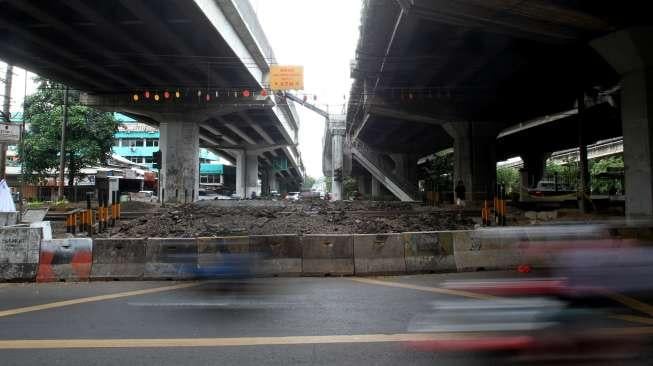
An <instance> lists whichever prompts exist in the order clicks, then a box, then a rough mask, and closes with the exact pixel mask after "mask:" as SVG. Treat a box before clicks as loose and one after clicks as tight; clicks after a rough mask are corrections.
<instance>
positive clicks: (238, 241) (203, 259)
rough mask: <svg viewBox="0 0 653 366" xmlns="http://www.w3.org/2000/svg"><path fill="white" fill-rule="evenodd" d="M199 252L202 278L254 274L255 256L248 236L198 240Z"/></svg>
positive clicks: (199, 271)
mask: <svg viewBox="0 0 653 366" xmlns="http://www.w3.org/2000/svg"><path fill="white" fill-rule="evenodd" d="M197 251H198V257H197V276H198V277H200V278H214V277H217V278H219V277H247V276H250V275H251V274H252V272H253V267H254V259H255V256H254V255H253V254H252V253H250V249H249V237H247V236H232V237H207V238H197Z"/></svg>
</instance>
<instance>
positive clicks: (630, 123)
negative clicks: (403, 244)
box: [344, 0, 653, 216]
mask: <svg viewBox="0 0 653 366" xmlns="http://www.w3.org/2000/svg"><path fill="white" fill-rule="evenodd" d="M643 6H644V5H642V4H638V3H627V4H616V5H615V4H611V5H607V4H602V3H597V2H585V3H573V4H562V3H560V2H553V1H538V2H536V3H533V2H524V3H519V4H512V3H511V4H507V3H505V2H502V1H484V2H483V3H482V4H481V3H478V2H475V1H460V2H456V3H455V4H454V3H446V2H434V1H427V0H415V1H395V0H379V1H365V2H364V6H363V11H362V16H361V19H362V26H361V28H360V29H361V38H360V41H359V44H358V48H357V50H356V57H355V60H354V62H353V63H352V68H351V75H352V77H353V78H354V79H355V81H354V83H353V85H352V89H351V95H350V100H349V108H348V111H347V120H346V130H347V133H346V138H345V141H346V144H345V147H344V150H345V152H344V157H345V159H347V158H349V159H350V161H351V164H349V163H348V162H347V161H345V163H344V166H345V167H348V166H351V170H350V171H347V173H348V174H351V175H353V176H356V177H358V180H359V183H360V182H363V183H362V184H359V185H360V187H361V190H363V191H366V192H364V193H370V191H371V193H372V194H373V195H375V194H376V193H377V192H378V191H379V186H381V188H380V190H381V191H389V193H393V194H394V195H395V196H397V197H398V198H401V199H405V198H403V197H402V196H401V195H400V194H397V192H396V189H394V188H393V187H392V185H393V183H394V185H395V186H402V185H405V184H403V183H402V184H399V183H400V180H401V178H403V180H404V181H407V182H408V183H409V185H410V187H408V188H406V189H405V192H406V193H409V192H410V190H411V189H412V190H415V191H416V189H417V181H418V179H420V178H424V177H423V176H422V173H421V171H419V170H418V169H417V163H416V162H417V161H418V160H419V159H420V158H421V157H423V156H425V155H427V154H432V153H435V152H437V151H441V150H444V149H447V148H452V147H453V150H454V156H455V158H454V177H453V181H454V184H455V182H457V181H458V180H462V181H463V182H464V184H465V186H466V188H467V192H468V198H471V199H473V200H482V199H489V198H491V197H492V196H493V193H494V187H495V180H496V176H495V163H496V161H497V157H500V158H507V157H512V156H521V157H522V160H524V162H525V168H526V169H529V170H530V171H531V173H530V174H532V175H537V174H538V173H537V172H538V170H539V169H541V164H538V161H540V160H541V158H542V157H543V156H546V154H549V153H551V152H553V151H557V150H563V149H569V148H574V147H578V146H582V147H584V146H586V145H588V144H592V143H594V142H596V141H598V140H601V139H607V138H614V137H618V136H621V130H622V128H621V127H622V125H623V135H624V155H625V160H626V167H627V168H626V182H627V183H626V191H627V192H629V193H630V194H629V197H630V198H628V201H627V212H628V214H629V215H631V216H632V215H650V214H652V213H653V188H651V183H650V182H651V179H650V174H651V166H652V160H651V159H652V158H651V157H650V156H649V155H650V154H649V153H646V151H649V150H650V149H648V146H649V144H650V143H649V140H650V139H649V132H647V131H649V129H650V128H649V127H648V126H649V121H650V113H647V112H646V111H647V110H648V108H646V107H647V106H648V104H650V100H648V99H646V98H644V96H645V95H648V93H647V91H648V90H649V89H648V85H649V84H648V82H649V80H650V77H649V75H648V74H647V73H646V71H645V70H647V69H649V68H650V60H651V55H650V52H651V51H650V50H649V49H646V47H644V45H645V44H650V39H651V38H650V37H651V34H652V33H653V31H652V30H651V28H646V27H638V28H633V27H634V26H637V25H641V24H650V20H648V19H645V18H643V16H642V12H644V7H643ZM618 29H622V31H619V32H616V30H618ZM647 42H648V43H647ZM579 101H580V103H579ZM569 111H571V112H569ZM565 112H567V113H565ZM552 116H553V117H555V118H551V117H552ZM525 125H529V127H528V128H524V126H525ZM531 127H532V128H531ZM642 131H644V133H641V132H642ZM502 132H510V133H507V134H502ZM633 134H636V135H637V136H633ZM357 141H359V142H362V143H363V144H365V146H367V147H368V151H371V152H372V154H368V155H373V156H371V157H372V158H376V160H377V163H373V160H374V159H369V157H368V159H365V158H366V156H364V155H363V153H362V152H361V151H360V149H358V148H357V147H356V142H357ZM365 160H368V161H369V163H367V162H365ZM529 166H530V168H529ZM381 176H382V177H383V178H384V179H380V178H381ZM384 187H385V188H384ZM470 192H471V197H469V194H470ZM409 196H410V194H409ZM413 198H418V197H413Z"/></svg>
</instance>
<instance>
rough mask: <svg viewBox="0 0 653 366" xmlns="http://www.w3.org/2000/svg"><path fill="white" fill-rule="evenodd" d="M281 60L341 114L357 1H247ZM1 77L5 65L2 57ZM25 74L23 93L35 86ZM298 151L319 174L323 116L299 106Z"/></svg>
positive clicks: (18, 83) (18, 100)
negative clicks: (297, 67) (301, 71)
mask: <svg viewBox="0 0 653 366" xmlns="http://www.w3.org/2000/svg"><path fill="white" fill-rule="evenodd" d="M250 2H251V4H252V6H253V7H254V10H255V11H256V13H257V16H258V18H259V21H260V23H261V26H262V27H263V30H264V32H265V34H266V36H267V37H268V40H269V42H270V45H271V47H272V49H273V51H274V54H275V56H276V58H277V62H278V63H279V64H287V65H302V66H304V91H303V92H297V94H299V95H303V94H308V95H310V97H309V100H311V101H312V99H313V96H314V95H315V96H317V101H316V102H315V104H317V105H318V106H319V107H321V108H323V109H327V108H328V110H329V112H330V113H341V112H342V111H343V106H344V104H345V100H344V97H345V96H347V95H348V94H349V88H350V86H351V82H352V80H351V79H350V77H349V71H350V64H351V61H352V60H353V59H354V52H355V50H356V44H357V42H358V36H359V30H358V26H359V24H360V11H361V0H250ZM0 72H1V74H0V75H1V76H0V77H1V78H4V73H5V64H4V63H2V62H0ZM34 76H35V74H33V73H28V79H27V89H26V91H27V95H30V94H31V93H34V92H35V91H36V84H35V83H34V82H33V81H32V78H33V77H34ZM3 93H4V89H2V90H0V94H3ZM24 95H25V71H24V70H22V69H20V68H17V67H14V80H13V87H12V103H11V111H12V113H13V112H16V111H20V110H22V104H23V96H24ZM296 109H297V113H298V114H299V117H300V128H299V146H298V147H299V150H300V153H301V155H302V159H303V161H304V166H305V167H306V173H307V174H308V175H310V176H312V177H315V178H317V177H321V176H322V175H323V173H322V138H323V135H324V118H323V117H321V116H319V115H317V114H315V113H314V112H311V111H309V110H307V109H305V108H303V107H301V106H296Z"/></svg>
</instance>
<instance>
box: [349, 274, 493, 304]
mask: <svg viewBox="0 0 653 366" xmlns="http://www.w3.org/2000/svg"><path fill="white" fill-rule="evenodd" d="M348 279H349V280H351V281H354V282H360V283H365V284H369V285H381V286H388V287H399V288H406V289H411V290H417V291H424V292H431V293H436V294H442V295H451V296H461V297H467V298H470V299H477V300H497V299H500V297H497V296H492V295H485V294H479V293H475V292H469V291H460V290H451V289H447V288H441V287H429V286H420V285H411V284H408V283H401V282H391V281H380V280H373V279H371V278H356V277H349V278H348Z"/></svg>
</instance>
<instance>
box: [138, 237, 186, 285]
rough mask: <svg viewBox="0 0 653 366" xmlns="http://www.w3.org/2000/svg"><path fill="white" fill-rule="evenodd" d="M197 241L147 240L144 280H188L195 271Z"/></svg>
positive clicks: (175, 239)
mask: <svg viewBox="0 0 653 366" xmlns="http://www.w3.org/2000/svg"><path fill="white" fill-rule="evenodd" d="M197 253H198V251H197V239H193V238H149V239H147V244H146V248H145V272H144V273H143V278H145V279H154V280H156V279H171V280H176V279H190V278H194V277H195V275H196V271H197Z"/></svg>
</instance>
